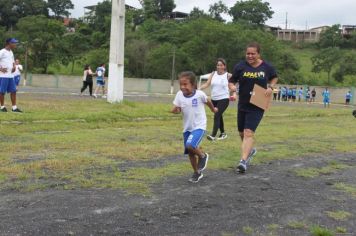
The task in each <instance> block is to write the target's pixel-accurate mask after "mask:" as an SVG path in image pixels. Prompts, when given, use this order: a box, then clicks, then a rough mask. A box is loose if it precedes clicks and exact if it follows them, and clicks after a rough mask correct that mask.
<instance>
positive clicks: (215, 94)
mask: <svg viewBox="0 0 356 236" xmlns="http://www.w3.org/2000/svg"><path fill="white" fill-rule="evenodd" d="M230 78H231V74H230V73H228V72H227V69H226V61H225V60H224V59H223V58H219V59H217V61H216V71H214V72H212V73H211V74H210V76H209V79H208V81H207V82H206V83H205V84H203V85H202V86H200V89H205V88H207V87H209V86H210V87H211V100H212V102H213V104H214V107H217V108H218V112H217V113H215V114H214V126H213V131H212V132H211V134H210V135H208V136H207V138H208V140H210V141H214V140H216V139H217V140H222V139H225V138H227V134H226V133H225V127H224V119H223V113H224V112H225V110H226V108H227V107H228V106H229V98H230V92H229V87H228V84H229V79H230ZM219 129H220V135H219V137H216V135H217V132H218V130H219Z"/></svg>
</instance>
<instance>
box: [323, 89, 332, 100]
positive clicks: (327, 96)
mask: <svg viewBox="0 0 356 236" xmlns="http://www.w3.org/2000/svg"><path fill="white" fill-rule="evenodd" d="M323 97H324V99H329V98H330V92H329V91H327V90H324V92H323Z"/></svg>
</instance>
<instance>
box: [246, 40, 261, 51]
mask: <svg viewBox="0 0 356 236" xmlns="http://www.w3.org/2000/svg"><path fill="white" fill-rule="evenodd" d="M247 48H256V50H257V53H258V54H260V53H261V46H260V45H259V44H258V43H256V42H252V43H249V44H247V46H246V49H247Z"/></svg>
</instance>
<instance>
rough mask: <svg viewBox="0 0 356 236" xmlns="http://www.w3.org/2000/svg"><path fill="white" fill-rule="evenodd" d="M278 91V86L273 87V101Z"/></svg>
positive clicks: (275, 99)
mask: <svg viewBox="0 0 356 236" xmlns="http://www.w3.org/2000/svg"><path fill="white" fill-rule="evenodd" d="M278 93H279V90H278V88H274V89H273V100H274V101H277V95H278Z"/></svg>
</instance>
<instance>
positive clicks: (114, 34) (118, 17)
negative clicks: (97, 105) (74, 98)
mask: <svg viewBox="0 0 356 236" xmlns="http://www.w3.org/2000/svg"><path fill="white" fill-rule="evenodd" d="M111 11H112V14H111V35H110V56H109V79H108V96H107V101H108V102H110V103H114V102H121V101H122V100H123V98H124V41H125V0H113V1H112V10H111Z"/></svg>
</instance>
